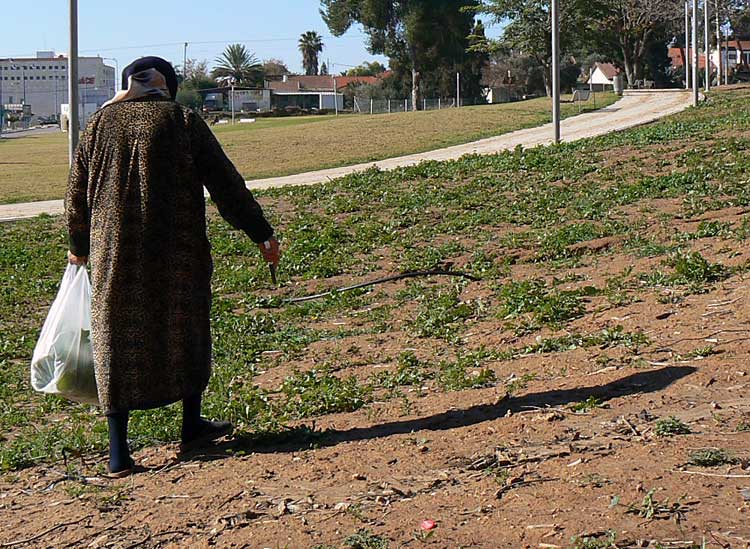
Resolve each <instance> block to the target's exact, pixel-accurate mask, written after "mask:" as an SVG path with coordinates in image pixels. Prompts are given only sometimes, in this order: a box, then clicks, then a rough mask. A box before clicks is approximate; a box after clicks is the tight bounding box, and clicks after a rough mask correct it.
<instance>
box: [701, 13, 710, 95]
mask: <svg viewBox="0 0 750 549" xmlns="http://www.w3.org/2000/svg"><path fill="white" fill-rule="evenodd" d="M710 10H711V0H703V17H704V22H703V40H704V44H703V45H704V49H705V50H706V54H705V55H706V91H707V92H708V91H710V90H711V15H710V13H709V12H710Z"/></svg>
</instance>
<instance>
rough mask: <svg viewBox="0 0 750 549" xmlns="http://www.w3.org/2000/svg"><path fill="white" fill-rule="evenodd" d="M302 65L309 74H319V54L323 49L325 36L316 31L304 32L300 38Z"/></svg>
mask: <svg viewBox="0 0 750 549" xmlns="http://www.w3.org/2000/svg"><path fill="white" fill-rule="evenodd" d="M299 51H300V52H302V66H303V67H304V68H305V74H306V75H308V76H311V75H316V74H318V54H319V53H320V52H322V51H323V38H322V37H321V36H320V35H319V34H318V33H317V32H315V31H308V32H306V33H303V34H302V36H300V39H299Z"/></svg>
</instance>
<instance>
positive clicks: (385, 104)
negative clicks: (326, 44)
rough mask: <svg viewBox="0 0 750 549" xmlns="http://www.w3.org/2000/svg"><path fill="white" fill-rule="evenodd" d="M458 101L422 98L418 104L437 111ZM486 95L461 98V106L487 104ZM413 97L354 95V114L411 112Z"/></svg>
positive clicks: (420, 107) (423, 108) (423, 109)
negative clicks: (392, 97) (376, 97)
mask: <svg viewBox="0 0 750 549" xmlns="http://www.w3.org/2000/svg"><path fill="white" fill-rule="evenodd" d="M457 103H459V102H457V100H456V98H455V97H451V98H437V99H422V100H421V101H420V102H419V104H418V105H417V106H418V108H419V110H422V111H436V110H442V109H455V108H456V104H457ZM486 104H487V100H486V99H485V98H484V97H479V98H466V99H464V98H461V99H460V103H459V106H461V107H467V106H471V105H486ZM413 106H414V105H413V102H412V101H411V99H369V98H366V97H356V96H355V97H354V102H353V105H352V112H354V114H392V113H398V112H409V111H412V110H414V109H413Z"/></svg>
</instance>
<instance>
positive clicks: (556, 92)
mask: <svg viewBox="0 0 750 549" xmlns="http://www.w3.org/2000/svg"><path fill="white" fill-rule="evenodd" d="M693 1H694V2H697V1H698V0H693ZM552 125H553V126H554V141H555V144H557V143H559V142H560V2H559V0H552Z"/></svg>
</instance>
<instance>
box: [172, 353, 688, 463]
mask: <svg viewBox="0 0 750 549" xmlns="http://www.w3.org/2000/svg"><path fill="white" fill-rule="evenodd" d="M695 371H696V368H692V367H689V366H680V367H667V368H660V369H658V370H650V371H647V372H639V373H637V374H633V375H630V376H627V377H624V378H622V379H618V380H616V381H612V382H611V383H607V384H606V385H594V386H591V387H578V388H575V389H561V390H556V391H544V392H540V393H530V394H527V395H524V396H520V397H511V398H505V399H502V400H500V401H499V402H497V403H494V404H480V405H476V406H472V407H471V408H468V409H466V410H448V411H446V412H443V413H440V414H435V415H432V416H429V417H424V418H417V419H409V420H404V421H393V422H390V423H383V424H381V425H372V426H370V427H355V428H352V429H347V430H343V431H339V430H336V429H327V430H325V431H316V430H315V428H314V427H309V426H306V425H303V426H300V427H297V428H294V429H290V430H288V431H285V432H282V433H274V434H263V435H254V436H239V437H237V438H235V439H234V440H231V441H228V442H226V443H224V444H219V445H217V446H214V447H213V448H211V449H210V450H209V452H207V453H206V454H202V453H201V452H194V453H191V454H187V455H185V456H184V457H183V459H188V460H214V459H222V456H219V455H217V450H219V453H222V452H221V451H222V450H228V449H232V450H233V451H234V452H237V451H238V450H245V451H247V452H259V453H273V452H295V451H300V450H307V449H310V448H311V447H322V446H334V445H336V444H340V443H342V442H353V441H358V440H369V439H375V438H382V437H388V436H392V435H401V434H408V433H411V432H416V431H421V430H430V431H445V430H448V429H456V428H459V427H467V426H469V425H476V424H478V423H482V422H484V421H492V420H495V419H498V418H501V417H503V416H505V415H506V414H507V413H508V411H509V410H510V411H511V412H513V413H517V412H521V411H523V410H529V409H534V408H545V407H558V406H564V405H566V404H570V403H574V402H581V401H583V400H586V399H588V398H589V397H592V396H593V397H596V398H598V399H600V401H602V402H605V401H607V400H610V399H613V398H617V397H622V396H627V395H634V394H645V393H653V392H656V391H660V390H663V389H665V388H667V387H668V386H670V385H671V384H672V383H674V382H675V381H677V380H679V379H682V378H684V377H686V376H688V375H690V374H692V373H694V372H695ZM229 455H231V454H227V457H228V456H229Z"/></svg>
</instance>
